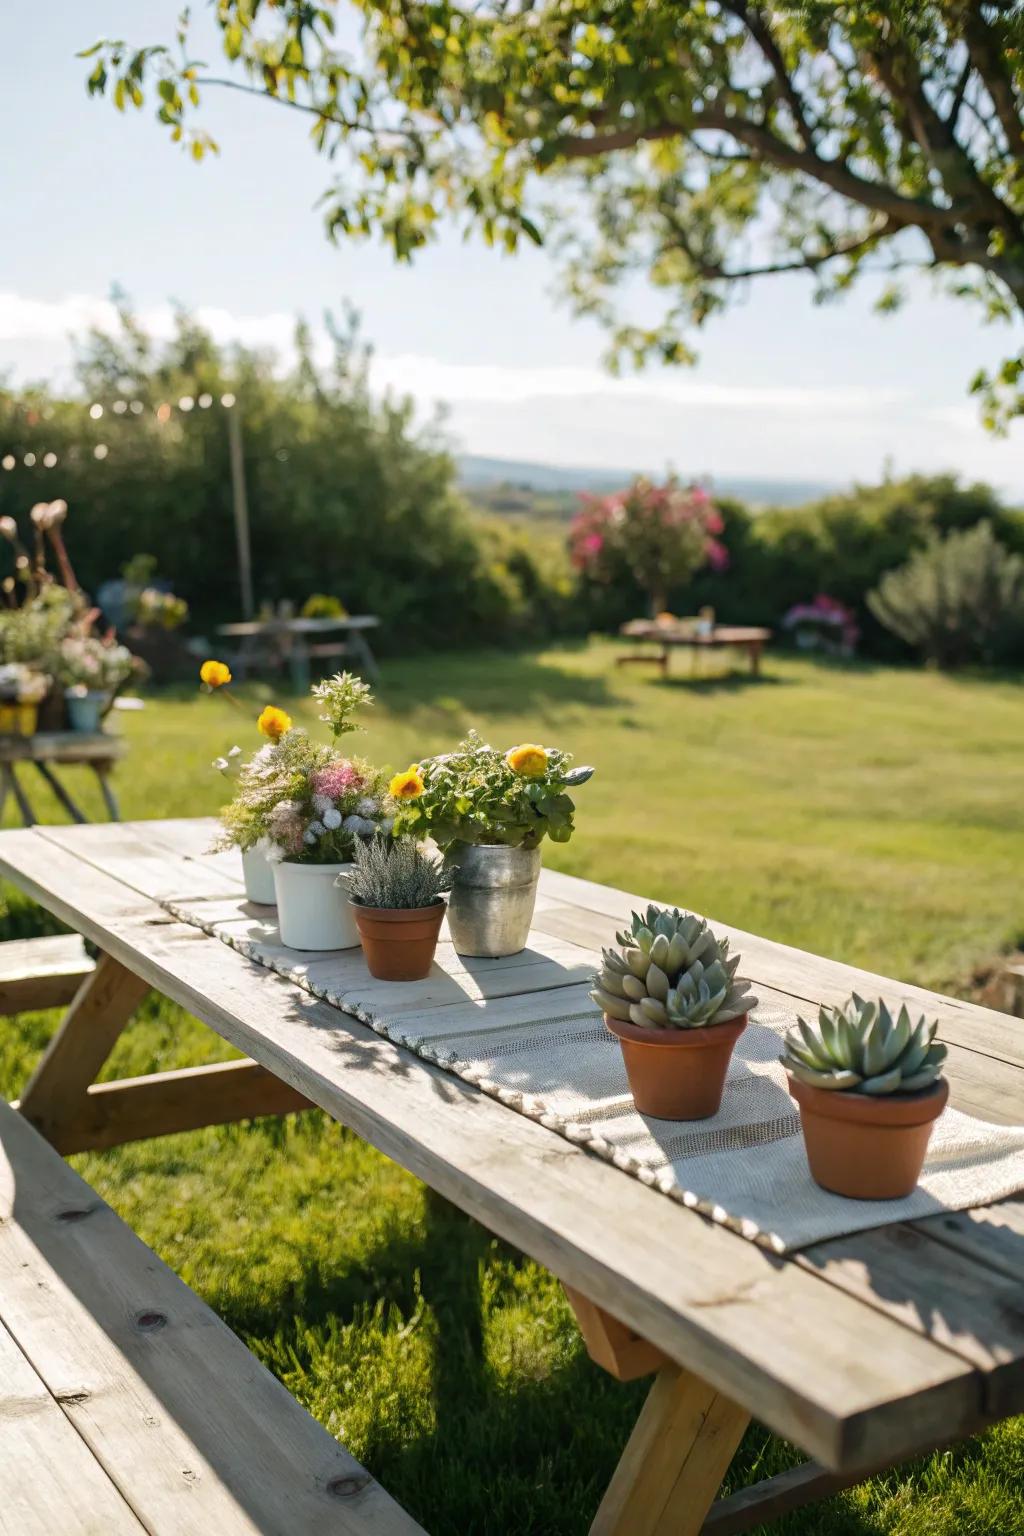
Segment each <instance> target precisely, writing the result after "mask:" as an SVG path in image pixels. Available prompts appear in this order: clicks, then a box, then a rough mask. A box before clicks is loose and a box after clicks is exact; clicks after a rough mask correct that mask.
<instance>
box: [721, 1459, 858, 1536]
mask: <svg viewBox="0 0 1024 1536" xmlns="http://www.w3.org/2000/svg"><path fill="white" fill-rule="evenodd" d="M861 1481H862V1477H861V1475H860V1474H859V1473H855V1472H851V1473H842V1472H827V1471H826V1470H825V1468H824V1467H819V1466H818V1464H817V1462H814V1461H805V1462H802V1463H801V1464H800V1466H798V1467H789V1468H788V1469H787V1470H786V1471H785V1472H779V1473H777V1474H776V1476H775V1477H766V1478H765V1479H764V1481H763V1482H760V1483H753V1484H751V1486H750V1487H749V1488H741V1489H739V1491H738V1492H736V1493H730V1494H729V1495H728V1497H726V1498H724V1499H716V1500H715V1502H714V1504H712V1506H711V1509H710V1510H709V1511H708V1517H707V1519H706V1520H705V1521H704V1524H703V1525H702V1526H701V1528H700V1536H741V1533H742V1532H744V1531H752V1530H753V1529H754V1528H755V1526H756V1527H757V1528H758V1529H759V1530H760V1529H763V1527H764V1526H766V1525H770V1524H772V1522H773V1521H775V1520H781V1519H782V1517H783V1515H788V1514H791V1513H792V1512H793V1511H794V1510H796V1509H803V1508H804V1506H805V1505H806V1504H816V1503H818V1502H819V1500H821V1499H828V1498H831V1497H832V1495H833V1494H835V1493H840V1492H841V1491H842V1490H843V1489H844V1488H852V1487H853V1486H854V1485H855V1484H856V1483H859V1482H861ZM822 1528H824V1527H822Z"/></svg>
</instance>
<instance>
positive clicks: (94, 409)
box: [89, 400, 103, 421]
mask: <svg viewBox="0 0 1024 1536" xmlns="http://www.w3.org/2000/svg"><path fill="white" fill-rule="evenodd" d="M89 415H90V416H91V417H92V419H93V421H99V419H100V417H101V416H102V415H103V407H102V405H100V403H99V401H98V400H97V402H96V404H95V405H90V407H89Z"/></svg>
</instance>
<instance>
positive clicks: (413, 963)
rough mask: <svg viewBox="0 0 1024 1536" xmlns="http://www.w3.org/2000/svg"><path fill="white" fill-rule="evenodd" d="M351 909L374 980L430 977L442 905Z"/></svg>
mask: <svg viewBox="0 0 1024 1536" xmlns="http://www.w3.org/2000/svg"><path fill="white" fill-rule="evenodd" d="M349 906H350V907H351V908H352V912H353V915H354V917H355V920H356V927H357V928H358V929H359V942H360V943H361V944H362V946H363V954H364V955H365V956H366V963H367V965H368V966H369V968H370V975H371V976H376V977H377V979H378V981H422V980H423V978H424V977H425V976H429V974H430V967H431V965H432V964H433V962H434V951H435V949H436V948H437V936H438V934H439V933H440V932H441V921H442V919H443V917H444V907H445V904H444V902H443V901H438V902H435V904H434V905H433V906H432V907H409V908H397V907H363V906H360V904H359V902H357V901H350V902H349Z"/></svg>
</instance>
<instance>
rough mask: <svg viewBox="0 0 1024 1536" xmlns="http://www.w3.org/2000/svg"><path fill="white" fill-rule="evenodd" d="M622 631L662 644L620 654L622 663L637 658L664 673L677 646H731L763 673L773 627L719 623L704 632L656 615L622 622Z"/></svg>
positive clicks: (703, 648) (699, 648)
mask: <svg viewBox="0 0 1024 1536" xmlns="http://www.w3.org/2000/svg"><path fill="white" fill-rule="evenodd" d="M619 634H620V635H628V636H629V638H630V639H631V640H650V641H651V642H652V643H653V644H655V645H657V646H658V647H659V649H658V650H657V651H655V652H651V651H636V652H632V653H630V655H628V656H620V657H619V658H618V662H617V665H618V666H620V667H626V666H630V665H631V664H632V663H633V662H637V661H646V662H653V663H654V665H655V666H658V667H660V668H661V670H662V674H663V675H665V674H667V672H668V661H669V656H670V654H671V652H672V650H673V648H674V647H683V648H687V649H689V650H691V651H693V652H694V654H697V653H698V652H700V651H713V650H721V649H729V648H730V647H731V648H736V649H739V650H745V651H746V653H747V655H748V656H749V658H750V675H751V676H752V677H757V676H758V674H759V673H760V671H761V652H762V651H763V650H764V648H765V646H766V645H767V643H768V641H769V640H770V639H771V637H772V632H771V630H770V629H762V628H760V626H757V625H744V624H716V625H715V626H714V628H713V629H710V630H708V632H707V633H706V634H701V633H699V632H698V631H697V630H696V629H693V628H690V627H684V626H683V625H679V626H673V625H670V624H659V623H657V622H656V621H655V620H654V619H631V620H630V621H629V623H628V624H623V626H622V628H621V629H620V630H619Z"/></svg>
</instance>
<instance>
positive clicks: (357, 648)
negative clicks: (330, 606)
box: [348, 629, 380, 682]
mask: <svg viewBox="0 0 1024 1536" xmlns="http://www.w3.org/2000/svg"><path fill="white" fill-rule="evenodd" d="M348 645H349V650H350V651H351V652H352V654H353V655H354V656H355V658H356V660H357V661H358V663H359V669H360V671H361V672H362V673H364V674H365V675H366V676H367V677H368V678H369V679H370V681H371V682H379V681H380V668H379V667H378V665H377V659H376V657H375V656H374V654H373V652H372V651H371V649H370V642H369V641H368V640H366V639H365V638H364V637H363V636H362V635H361V634H360V632H359V630H358V629H353V630H350V631H349V637H348Z"/></svg>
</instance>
